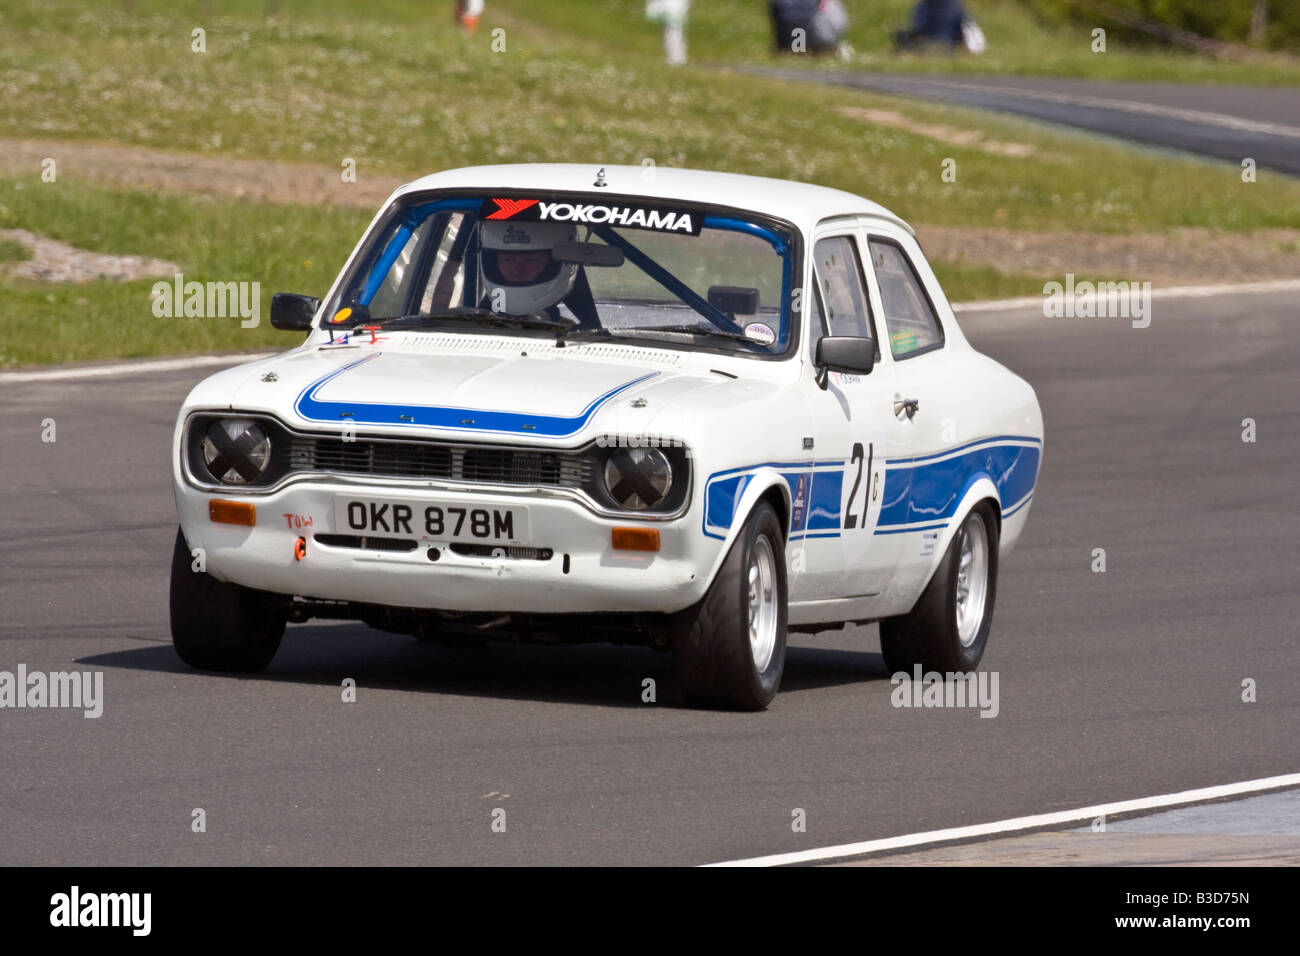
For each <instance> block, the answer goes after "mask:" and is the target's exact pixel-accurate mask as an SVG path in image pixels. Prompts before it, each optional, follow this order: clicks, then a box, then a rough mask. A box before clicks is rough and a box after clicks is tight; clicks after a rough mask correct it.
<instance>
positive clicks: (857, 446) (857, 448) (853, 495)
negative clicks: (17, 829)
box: [844, 442, 876, 531]
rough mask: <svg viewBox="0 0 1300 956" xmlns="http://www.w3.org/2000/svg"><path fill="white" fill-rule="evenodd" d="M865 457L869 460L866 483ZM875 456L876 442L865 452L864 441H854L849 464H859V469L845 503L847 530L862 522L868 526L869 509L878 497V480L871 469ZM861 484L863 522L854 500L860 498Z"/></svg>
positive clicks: (870, 444)
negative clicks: (876, 485)
mask: <svg viewBox="0 0 1300 956" xmlns="http://www.w3.org/2000/svg"><path fill="white" fill-rule="evenodd" d="M864 457H865V458H866V461H867V483H866V484H865V485H863V484H862V460H863V458H864ZM875 457H876V446H875V443H874V442H873V443H869V444H868V445H867V450H866V452H865V453H864V452H863V450H862V442H855V443H854V445H853V455H852V457H850V458H849V464H850V465H853V464H857V466H858V471H857V474H856V475H855V476H854V478H853V489H852V490H851V491H850V492H849V500H848V501H847V502H846V503H845V505H844V528H845V530H846V531H848V530H852V529H853V528H856V527H858V526H859V524H861V526H862V527H863V528H865V527H867V509H868V508H869V507H871V502H872V501H874V500H875V497H876V489H875V487H874V485H875V484H876V482H875V481H874V473H873V471H872V469H871V466H872V465H873V464H874V463H875ZM859 486H860V487H861V488H862V518H861V522H859V520H858V514H857V512H856V511H855V510H854V502H856V501H857V498H858V488H859ZM868 489H870V492H871V493H870V494H868Z"/></svg>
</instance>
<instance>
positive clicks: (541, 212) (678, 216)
mask: <svg viewBox="0 0 1300 956" xmlns="http://www.w3.org/2000/svg"><path fill="white" fill-rule="evenodd" d="M480 215H481V216H482V218H484V219H497V220H501V219H509V220H511V221H512V222H572V223H578V224H580V225H587V226H617V227H619V228H621V229H650V230H653V231H655V232H677V233H681V234H683V235H690V236H698V235H699V234H700V228H701V227H702V226H703V225H704V217H703V216H702V215H701V214H699V213H698V212H692V211H688V210H683V209H676V208H673V207H671V206H648V205H644V204H642V203H637V204H635V205H623V204H621V203H613V204H608V205H607V204H605V203H590V202H582V201H574V202H568V201H560V202H551V201H549V200H545V199H487V200H484V202H483V210H482V212H481V213H480Z"/></svg>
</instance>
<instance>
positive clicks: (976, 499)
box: [917, 471, 1002, 594]
mask: <svg viewBox="0 0 1300 956" xmlns="http://www.w3.org/2000/svg"><path fill="white" fill-rule="evenodd" d="M985 504H987V505H988V509H989V511H990V512H992V514H993V520H994V521H995V522H996V523H997V532H998V540H999V542H1001V538H1002V496H1001V495H1000V494H998V486H997V484H996V483H995V482H994V481H993V478H992V476H991V475H989V474H988V473H987V472H982V471H981V472H977V473H976V474H974V475H972V476H971V477H970V479H969V480H968V481H967V482H966V485H965V486H964V487H963V488H962V491H961V493H960V495H959V496H958V503H957V507H956V508H955V509H954V510H953V513H952V519H951V520H950V521H949V522H948V526H947V527H946V528H944V529H943V531H942V533H941V534H940V535H939V540H938V541H936V542H935V546H934V553H933V554H932V555H931V556H930V566H929V567H928V568H927V569H926V572H925V575H924V579H923V580H924V583H923V584H922V586H921V590H922V591H924V590H925V588H927V587H929V585H930V581H931V580H932V579H933V578H934V573H935V571H936V570H938V568H939V564H940V563H941V562H942V561H943V556H944V555H945V554H946V553H947V551H948V546H949V545H950V544H952V539H953V538H955V537H956V536H957V529H959V528H960V527H961V525H962V522H963V521H965V520H966V516H967V515H968V514H970V513H971V511H972V510H974V509H975V508H977V507H979V506H980V505H985ZM999 549H1000V545H999ZM999 556H1000V555H999ZM917 593H918V594H920V592H917Z"/></svg>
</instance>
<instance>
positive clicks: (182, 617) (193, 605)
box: [171, 528, 285, 673]
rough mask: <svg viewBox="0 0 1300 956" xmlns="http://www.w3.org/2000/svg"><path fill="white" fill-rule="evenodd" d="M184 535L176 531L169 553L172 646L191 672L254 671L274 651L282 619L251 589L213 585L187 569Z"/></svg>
mask: <svg viewBox="0 0 1300 956" xmlns="http://www.w3.org/2000/svg"><path fill="white" fill-rule="evenodd" d="M191 560H192V556H191V554H190V549H189V545H187V544H186V543H185V535H184V533H183V532H181V530H180V529H179V528H178V529H177V531H176V546H175V548H174V549H173V551H172V583H171V626H172V644H173V645H174V646H175V648H176V653H177V654H179V655H180V658H181V660H183V661H184V662H185V663H186V664H189V665H190V666H191V667H195V668H198V669H200V670H211V671H237V672H242V673H249V672H253V671H260V670H262V669H263V668H264V667H266V665H267V664H269V663H271V658H273V657H274V656H275V652H276V651H277V650H278V649H279V647H280V638H281V637H283V636H284V624H285V619H284V615H283V614H281V613H279V612H277V611H276V610H275V609H274V608H273V607H272V606H271V603H270V602H269V601H268V600H267V598H266V596H265V595H264V594H263V593H262V592H260V591H254V590H253V589H252V588H245V587H240V586H239V585H238V584H227V583H226V582H224V581H218V580H217V579H216V578H214V577H213V576H212V575H210V574H207V573H205V572H203V571H194V570H193V569H192V567H191Z"/></svg>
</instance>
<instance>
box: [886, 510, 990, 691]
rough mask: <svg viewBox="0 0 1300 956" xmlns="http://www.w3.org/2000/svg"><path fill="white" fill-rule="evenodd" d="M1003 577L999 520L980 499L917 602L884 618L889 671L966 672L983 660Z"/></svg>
mask: <svg viewBox="0 0 1300 956" xmlns="http://www.w3.org/2000/svg"><path fill="white" fill-rule="evenodd" d="M997 581H998V525H997V520H996V518H995V517H994V515H993V511H992V509H991V508H990V507H989V506H988V505H977V506H976V507H974V508H972V509H971V511H970V513H969V514H968V515H966V519H965V520H964V521H963V522H962V523H961V527H960V528H958V529H957V533H956V534H955V535H954V536H953V539H952V543H951V544H949V545H948V550H947V551H945V552H944V555H943V560H942V561H940V562H939V567H938V568H936V569H935V572H934V577H933V578H931V579H930V583H929V584H928V585H927V586H926V589H925V591H923V592H922V594H921V598H920V600H918V601H917V602H916V607H914V608H912V610H911V611H909V612H908V613H907V614H904V615H901V616H900V617H891V618H886V619H885V620H883V621H881V622H880V649H881V651H882V652H883V653H884V655H885V666H887V667H888V668H889V671H890V673H893V674H896V673H898V672H899V671H903V672H906V673H909V674H910V673H911V672H912V671H913V669H914V668H915V667H916V666H917V665H918V664H919V665H920V667H921V670H922V671H923V672H927V671H939V672H957V673H967V672H969V671H973V670H974V669H975V668H976V667H978V666H979V662H980V658H982V657H983V656H984V647H985V645H986V644H988V640H989V629H990V627H992V624H993V598H994V596H995V595H996V593H997Z"/></svg>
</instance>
